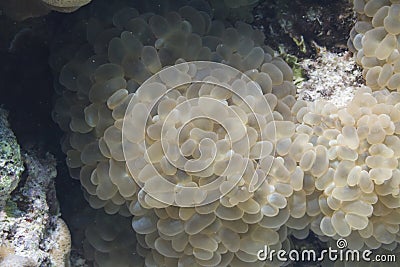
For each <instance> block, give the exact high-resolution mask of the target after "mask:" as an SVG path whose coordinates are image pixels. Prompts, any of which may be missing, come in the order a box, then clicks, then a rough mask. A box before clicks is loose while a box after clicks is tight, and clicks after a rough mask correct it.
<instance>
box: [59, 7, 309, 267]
mask: <svg viewBox="0 0 400 267" xmlns="http://www.w3.org/2000/svg"><path fill="white" fill-rule="evenodd" d="M112 23H113V24H112V25H108V24H106V23H105V22H102V21H99V20H97V19H91V20H89V22H88V25H87V44H85V45H84V46H82V48H81V49H80V50H79V51H78V52H77V53H76V54H75V56H74V57H73V58H72V59H71V60H69V61H68V62H67V63H66V64H65V65H64V66H63V67H62V68H61V70H60V78H59V82H60V84H61V85H62V86H63V87H64V88H63V90H61V91H62V96H61V97H60V98H59V99H58V101H57V104H56V107H55V111H54V113H53V116H54V119H55V121H57V122H58V123H59V124H60V127H61V128H62V129H63V130H64V131H66V132H67V136H66V138H65V140H64V142H63V151H64V152H65V153H66V154H67V164H68V166H69V168H70V173H71V175H72V176H73V177H75V178H77V179H80V181H81V184H82V186H83V187H84V189H85V191H86V194H85V196H86V198H87V199H88V201H89V203H90V205H91V206H92V207H94V208H104V210H105V211H106V212H107V213H109V214H116V213H119V214H122V215H124V216H132V215H134V217H133V220H132V227H133V229H134V230H135V232H136V233H137V235H138V243H139V247H140V248H142V249H138V253H139V254H140V255H141V256H143V257H145V258H146V262H149V264H150V263H152V264H154V265H156V266H164V265H166V266H177V265H178V263H179V264H182V265H183V266H188V265H189V264H198V265H200V266H217V265H218V266H227V265H229V264H231V263H232V264H233V263H235V264H236V265H240V264H245V263H246V262H252V263H255V262H257V256H256V253H257V252H258V250H259V249H262V248H263V246H264V245H263V243H262V240H261V237H262V238H264V237H268V238H267V240H268V244H269V245H271V247H273V248H276V249H278V248H281V247H282V244H283V246H285V247H287V246H288V241H285V240H286V234H285V231H286V227H285V226H284V224H285V223H286V222H287V220H288V219H289V217H290V210H289V206H290V207H292V208H291V209H292V210H293V211H292V213H294V214H295V215H294V216H301V214H302V211H300V210H303V209H304V205H300V206H299V205H298V203H297V200H299V199H304V198H305V194H304V193H302V192H299V193H293V192H295V191H301V188H300V187H301V185H300V184H301V175H299V174H298V172H299V171H298V170H297V172H296V174H294V175H296V177H299V178H298V179H300V180H298V181H297V182H296V185H295V187H296V190H293V189H292V185H291V183H290V173H294V171H295V170H294V169H290V170H288V169H287V168H286V167H285V166H284V163H285V161H287V160H286V159H284V158H283V157H282V158H277V159H275V158H274V157H273V155H274V152H273V151H274V149H275V146H276V143H277V142H279V141H280V140H281V139H284V138H286V139H287V138H290V137H291V136H292V135H293V134H294V130H295V125H294V123H293V122H291V118H292V114H291V111H290V108H291V106H292V105H293V103H294V102H295V100H294V98H293V95H294V93H295V87H294V85H293V84H292V83H291V81H292V77H293V74H292V71H291V69H290V68H289V67H288V65H287V64H286V63H285V62H284V61H283V60H282V59H280V58H276V57H274V56H273V51H272V50H271V49H270V48H268V47H266V46H264V44H263V42H264V36H263V34H262V33H261V32H260V31H258V30H254V29H252V27H251V26H250V25H247V24H245V23H241V22H238V23H237V24H236V25H235V27H232V26H226V24H224V23H223V22H221V21H217V20H211V19H210V17H209V15H208V14H206V13H205V12H200V11H197V10H196V9H194V8H193V7H183V8H181V9H180V10H179V12H170V13H167V14H165V15H163V16H161V15H148V14H144V15H139V13H138V12H137V11H136V10H135V9H132V8H125V9H122V10H120V11H118V12H116V13H115V15H114V17H113V18H112ZM189 60H203V61H204V60H205V61H216V62H222V63H225V64H227V65H231V66H233V67H235V68H237V69H239V70H241V71H243V72H244V73H245V74H242V73H240V75H237V74H235V72H232V71H230V70H229V69H228V71H227V70H226V67H227V66H225V68H222V67H221V68H216V69H212V70H208V71H209V72H206V71H207V68H205V67H204V68H201V69H197V67H196V65H194V64H181V65H179V66H180V67H179V68H170V69H166V70H169V71H161V72H160V74H159V75H158V76H157V75H156V76H155V77H156V80H154V81H152V82H149V81H148V82H146V83H144V82H145V81H146V80H147V79H148V78H150V77H151V76H152V75H154V74H156V73H158V72H159V71H160V70H162V69H163V68H166V67H167V66H168V65H174V64H179V63H184V62H185V61H189ZM222 66H224V65H222ZM232 70H233V69H232ZM235 71H236V72H237V70H235ZM232 75H233V76H232ZM194 78H196V79H199V80H200V81H203V82H205V83H206V84H203V85H199V84H196V83H193V84H186V85H180V84H182V83H188V82H191V81H193V79H194ZM217 82H218V83H222V85H223V86H220V85H213V83H214V84H215V83H217ZM207 83H208V84H207ZM140 86H141V87H140ZM174 86H178V87H176V88H174V89H173V90H170V91H168V93H166V94H165V96H163V97H162V98H161V99H160V101H159V102H157V103H153V100H154V98H156V97H158V96H160V95H159V94H160V93H161V92H165V90H166V89H171V88H172V87H174ZM139 87H140V88H141V89H140V90H138V91H137V89H138V88H139ZM135 92H136V93H135ZM131 101H132V103H133V105H130V104H129V103H130V102H131ZM153 104H154V106H152V107H153V108H152V109H150V108H149V106H151V105H153ZM131 108H132V109H131ZM131 115H133V116H132V119H129V120H127V119H126V118H127V117H129V118H130V116H131ZM147 115H150V117H146V116H147ZM210 117H211V118H210ZM135 120H136V121H135ZM141 120H143V121H144V122H145V123H144V124H142V126H144V128H143V129H142V130H143V131H141V129H140V126H141V125H140V123H138V122H140V121H141ZM124 128H126V131H123V129H124ZM275 129H276V132H275ZM288 129H289V132H288V131H287V130H288ZM122 132H124V135H126V136H125V137H126V139H123V138H122V136H123V134H122ZM142 134H145V135H142ZM142 141H144V143H143V142H142ZM124 152H125V153H124ZM290 163H291V164H292V162H290ZM292 165H293V164H292ZM270 168H272V172H271V176H268V177H267V176H266V174H267V173H268V170H269V169H270ZM281 175H284V177H281ZM160 177H162V178H167V179H157V178H160ZM168 179H169V180H168ZM160 181H161V182H160ZM163 181H164V183H163ZM165 181H169V182H170V183H166V182H165ZM266 181H268V182H266ZM171 184H172V185H173V187H172V188H171V187H170V186H171ZM169 190H172V192H175V193H174V194H171V191H169ZM221 195H224V197H222V198H221V199H219V197H220V196H221ZM297 195H298V196H297ZM291 196H293V200H289V198H290V197H291ZM160 200H161V201H160ZM175 205H178V207H177V206H175ZM298 206H299V207H298ZM298 209H299V211H297V210H298ZM255 240H258V241H257V242H256V241H255ZM253 241H254V242H253ZM251 243H253V245H252V246H249V244H251ZM94 247H95V246H94ZM146 251H147V252H146ZM149 251H150V252H149Z"/></svg>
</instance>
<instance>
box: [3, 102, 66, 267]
mask: <svg viewBox="0 0 400 267" xmlns="http://www.w3.org/2000/svg"><path fill="white" fill-rule="evenodd" d="M0 133H1V136H2V137H3V138H2V140H1V153H0V156H1V159H0V162H1V164H0V173H1V175H0V194H1V200H2V203H3V205H2V206H1V209H0V241H1V242H0V266H5V267H7V266H26V267H28V266H69V251H70V246H71V238H70V234H69V230H68V227H67V226H66V224H65V222H64V221H63V220H62V219H61V218H60V213H59V208H58V202H57V199H56V195H55V187H54V186H55V183H54V178H55V177H56V173H57V172H56V162H55V159H54V157H53V156H52V155H51V154H49V153H44V154H43V153H42V152H40V151H35V150H28V151H21V150H20V147H19V145H18V143H17V140H16V138H15V136H14V134H13V133H12V131H11V130H10V129H9V125H8V122H7V112H6V111H5V110H3V109H0ZM23 166H25V167H23Z"/></svg>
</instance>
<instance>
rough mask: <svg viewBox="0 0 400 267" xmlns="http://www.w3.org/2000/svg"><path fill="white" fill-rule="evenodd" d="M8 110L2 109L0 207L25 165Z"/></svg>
mask: <svg viewBox="0 0 400 267" xmlns="http://www.w3.org/2000/svg"><path fill="white" fill-rule="evenodd" d="M7 116H8V113H7V111H5V110H3V109H0V136H1V137H2V138H1V139H0V209H2V207H3V206H4V204H5V202H6V200H7V199H8V198H9V196H10V194H11V192H12V191H13V190H14V189H15V188H16V187H17V185H18V182H19V178H20V175H21V173H22V172H23V170H24V166H23V164H22V160H21V152H20V148H19V145H18V143H17V139H16V138H15V135H14V133H13V132H12V131H11V130H10V129H9V124H8V121H7Z"/></svg>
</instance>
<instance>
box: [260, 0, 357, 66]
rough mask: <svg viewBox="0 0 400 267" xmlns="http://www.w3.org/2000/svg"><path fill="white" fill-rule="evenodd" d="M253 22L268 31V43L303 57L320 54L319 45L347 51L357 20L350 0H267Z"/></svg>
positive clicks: (329, 48) (329, 49)
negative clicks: (351, 32) (348, 40)
mask: <svg viewBox="0 0 400 267" xmlns="http://www.w3.org/2000/svg"><path fill="white" fill-rule="evenodd" d="M253 15H254V17H255V21H254V23H253V25H255V26H256V27H257V28H260V29H262V30H263V31H264V33H265V35H266V36H267V38H266V39H267V40H268V45H270V46H271V47H272V48H273V49H275V50H277V51H281V50H282V49H284V50H285V52H286V53H288V54H291V55H294V56H296V57H297V58H299V59H302V58H310V57H313V56H315V55H316V54H317V52H318V47H316V46H315V45H314V43H315V44H317V45H318V46H323V47H326V48H327V50H328V51H331V52H343V51H345V50H347V45H346V44H347V39H348V33H349V32H350V30H351V28H352V27H353V25H354V23H355V16H354V13H353V10H352V6H351V3H349V1H347V0H338V1H328V0H265V1H261V2H260V4H259V5H258V6H257V7H256V8H255V9H254V10H253Z"/></svg>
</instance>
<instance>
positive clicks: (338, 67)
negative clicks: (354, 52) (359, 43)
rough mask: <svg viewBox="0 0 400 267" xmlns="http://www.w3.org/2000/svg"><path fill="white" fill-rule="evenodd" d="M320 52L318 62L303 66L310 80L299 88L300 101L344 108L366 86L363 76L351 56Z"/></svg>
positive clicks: (325, 51) (301, 63) (320, 50)
mask: <svg viewBox="0 0 400 267" xmlns="http://www.w3.org/2000/svg"><path fill="white" fill-rule="evenodd" d="M318 50H319V52H318V54H317V56H316V58H315V59H304V60H302V61H301V62H300V65H301V66H302V68H303V69H304V72H305V75H306V77H307V79H306V80H305V81H303V82H301V83H299V84H298V85H297V88H298V93H299V99H303V100H307V101H314V100H317V99H325V100H329V101H330V102H332V103H333V104H335V105H336V106H338V107H343V106H345V105H346V103H347V102H348V101H350V100H351V99H352V98H353V96H354V92H355V91H356V90H358V89H359V88H361V87H362V86H363V84H362V81H363V79H362V72H361V70H360V68H359V67H357V65H356V62H355V61H354V60H353V58H352V57H351V56H350V55H349V52H345V53H332V52H329V51H327V50H326V49H324V48H321V47H319V49H318Z"/></svg>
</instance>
